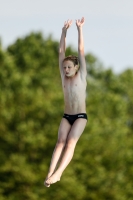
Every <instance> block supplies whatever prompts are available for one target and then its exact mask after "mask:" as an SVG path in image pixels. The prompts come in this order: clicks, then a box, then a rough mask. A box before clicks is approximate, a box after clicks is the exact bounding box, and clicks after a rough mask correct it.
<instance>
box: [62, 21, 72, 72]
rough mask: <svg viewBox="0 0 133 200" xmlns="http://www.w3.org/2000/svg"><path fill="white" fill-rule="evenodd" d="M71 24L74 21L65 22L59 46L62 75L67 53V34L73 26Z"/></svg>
mask: <svg viewBox="0 0 133 200" xmlns="http://www.w3.org/2000/svg"><path fill="white" fill-rule="evenodd" d="M71 24H72V20H67V21H65V23H64V26H63V28H62V33H61V38H60V44H59V67H60V72H61V74H62V72H63V69H62V62H63V59H64V58H65V51H66V34H67V29H68V28H69V27H70V26H71Z"/></svg>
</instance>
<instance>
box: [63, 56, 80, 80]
mask: <svg viewBox="0 0 133 200" xmlns="http://www.w3.org/2000/svg"><path fill="white" fill-rule="evenodd" d="M63 70H64V73H65V75H66V76H67V77H73V76H74V75H75V74H76V73H77V72H78V70H79V59H78V57H77V56H73V55H70V56H67V57H65V58H64V60H63Z"/></svg>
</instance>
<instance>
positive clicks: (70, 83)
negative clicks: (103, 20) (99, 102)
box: [44, 18, 87, 187]
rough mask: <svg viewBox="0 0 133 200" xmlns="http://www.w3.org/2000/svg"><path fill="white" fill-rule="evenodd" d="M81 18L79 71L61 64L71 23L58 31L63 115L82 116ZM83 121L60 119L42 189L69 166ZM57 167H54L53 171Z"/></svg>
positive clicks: (70, 64)
mask: <svg viewBox="0 0 133 200" xmlns="http://www.w3.org/2000/svg"><path fill="white" fill-rule="evenodd" d="M84 21H85V20H84V18H81V20H79V19H78V20H76V26H77V30H78V58H79V61H80V68H78V65H75V66H74V63H73V62H72V61H70V60H68V61H64V62H63V60H64V58H65V49H66V46H65V45H66V42H65V40H66V33H67V30H68V29H69V28H70V26H71V25H72V20H67V21H66V22H65V23H64V26H63V28H62V34H61V39H60V46H59V67H60V74H61V79H62V88H63V92H64V102H65V106H64V113H67V114H69V115H75V114H79V113H86V104H85V97H86V76H87V71H86V63H85V56H84V41H83V32H82V26H83V24H84ZM86 123H87V120H86V119H83V118H78V119H77V120H76V121H75V122H74V124H73V125H70V123H69V122H68V121H67V119H65V118H62V120H61V123H60V127H59V131H58V139H57V143H56V146H55V149H54V152H53V156H52V159H51V163H50V167H49V172H48V175H47V177H46V179H45V181H44V184H45V186H46V187H50V185H51V184H54V183H56V182H57V181H59V180H60V178H61V175H62V173H63V171H64V170H65V169H66V167H67V166H68V164H69V163H70V161H71V159H72V157H73V154H74V150H75V146H76V144H77V142H78V140H79V138H80V136H81V134H82V133H83V131H84V128H85V126H86ZM57 166H58V167H57Z"/></svg>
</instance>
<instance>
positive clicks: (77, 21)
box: [76, 17, 85, 28]
mask: <svg viewBox="0 0 133 200" xmlns="http://www.w3.org/2000/svg"><path fill="white" fill-rule="evenodd" d="M84 22H85V19H84V17H82V18H81V20H80V19H78V20H76V26H77V28H80V27H82V26H83V24H84Z"/></svg>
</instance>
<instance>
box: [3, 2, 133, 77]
mask: <svg viewBox="0 0 133 200" xmlns="http://www.w3.org/2000/svg"><path fill="white" fill-rule="evenodd" d="M82 16H84V17H85V24H84V27H83V32H84V43H85V53H90V52H91V53H93V54H94V55H95V56H97V57H98V58H99V59H100V61H101V62H102V63H103V65H104V66H105V67H106V68H109V67H111V68H112V69H113V70H114V71H115V72H116V73H119V72H122V71H124V70H125V69H126V68H132V69H133V0H82V1H78V0H67V1H61V0H56V1H53V0H48V1H45V0H0V37H1V39H2V45H3V47H6V46H8V45H9V44H12V43H13V42H14V41H15V40H16V39H17V38H18V37H23V36H25V35H27V34H29V33H30V32H31V31H35V32H36V31H42V32H43V34H44V36H45V35H46V36H48V35H49V34H52V35H53V38H54V39H56V40H59V39H60V34H61V29H62V26H63V24H64V21H65V20H67V19H73V25H72V27H71V28H70V29H69V31H68V34H67V44H71V45H73V46H74V47H75V48H77V30H76V26H75V19H79V18H81V17H82Z"/></svg>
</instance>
